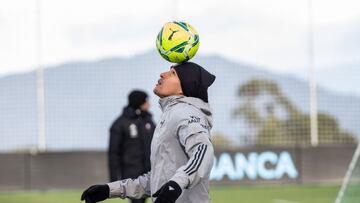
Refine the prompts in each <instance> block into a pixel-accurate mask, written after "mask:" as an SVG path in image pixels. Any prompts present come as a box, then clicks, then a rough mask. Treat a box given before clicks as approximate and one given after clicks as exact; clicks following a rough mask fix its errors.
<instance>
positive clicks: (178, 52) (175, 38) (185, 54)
mask: <svg viewBox="0 0 360 203" xmlns="http://www.w3.org/2000/svg"><path fill="white" fill-rule="evenodd" d="M199 45H200V41H199V34H198V33H197V32H196V30H195V29H194V28H193V27H192V26H191V25H190V24H189V23H185V22H177V21H174V22H168V23H166V24H165V25H164V26H163V27H162V28H161V30H160V32H159V34H158V36H157V38H156V48H157V50H158V51H159V53H160V55H161V56H162V57H163V58H164V59H166V60H168V61H170V62H172V63H182V62H185V61H188V60H189V59H191V58H192V57H193V56H195V54H196V52H197V50H198V49H199Z"/></svg>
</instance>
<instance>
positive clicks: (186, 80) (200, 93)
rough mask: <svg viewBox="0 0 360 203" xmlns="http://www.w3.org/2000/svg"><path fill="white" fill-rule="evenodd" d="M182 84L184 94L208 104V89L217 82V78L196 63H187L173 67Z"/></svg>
mask: <svg viewBox="0 0 360 203" xmlns="http://www.w3.org/2000/svg"><path fill="white" fill-rule="evenodd" d="M173 68H174V69H175V71H176V73H177V75H178V77H179V79H180V83H181V89H182V91H183V94H184V95H185V96H187V97H196V98H199V99H202V100H203V101H204V102H208V93H207V89H208V87H210V86H211V84H212V83H213V82H214V81H215V78H216V77H215V76H214V75H212V74H211V73H209V72H208V71H207V70H205V69H204V68H203V67H201V66H200V65H198V64H196V63H192V62H185V63H182V64H178V65H176V66H173Z"/></svg>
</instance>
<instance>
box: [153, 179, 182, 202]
mask: <svg viewBox="0 0 360 203" xmlns="http://www.w3.org/2000/svg"><path fill="white" fill-rule="evenodd" d="M181 192H182V189H181V188H180V186H179V185H178V184H177V183H176V182H175V181H172V180H171V181H169V182H167V183H165V184H164V185H163V186H161V188H160V189H159V190H158V191H156V192H155V193H154V194H153V197H156V200H155V202H154V203H175V201H176V200H177V199H178V198H179V196H180V195H181Z"/></svg>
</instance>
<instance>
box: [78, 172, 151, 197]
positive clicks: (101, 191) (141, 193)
mask: <svg viewBox="0 0 360 203" xmlns="http://www.w3.org/2000/svg"><path fill="white" fill-rule="evenodd" d="M148 196H150V172H148V173H146V174H144V175H141V176H139V177H138V178H136V179H125V180H119V181H116V182H111V183H107V184H101V185H92V186H90V187H89V188H88V189H86V190H85V191H84V192H83V193H82V195H81V198H80V199H81V200H83V201H85V202H86V203H95V202H101V201H104V200H106V199H108V198H114V197H120V198H123V199H124V198H127V197H129V198H135V199H139V198H142V197H148Z"/></svg>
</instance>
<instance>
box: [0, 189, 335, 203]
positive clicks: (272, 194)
mask: <svg viewBox="0 0 360 203" xmlns="http://www.w3.org/2000/svg"><path fill="white" fill-rule="evenodd" d="M339 188H340V187H339V186H314V185H307V186H296V185H289V186H266V187H265V186H262V187H234V186H229V187H212V188H211V191H210V193H211V198H212V202H213V203H333V202H334V201H335V198H336V195H337V192H338V190H339ZM80 195H81V191H80V190H78V191H74V190H72V191H46V192H45V191H36V192H0V202H1V203H80V202H81V201H80ZM105 202H109V203H111V202H112V203H114V202H117V203H127V202H128V201H126V200H121V199H111V200H107V201H105ZM147 202H148V203H150V201H147Z"/></svg>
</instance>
